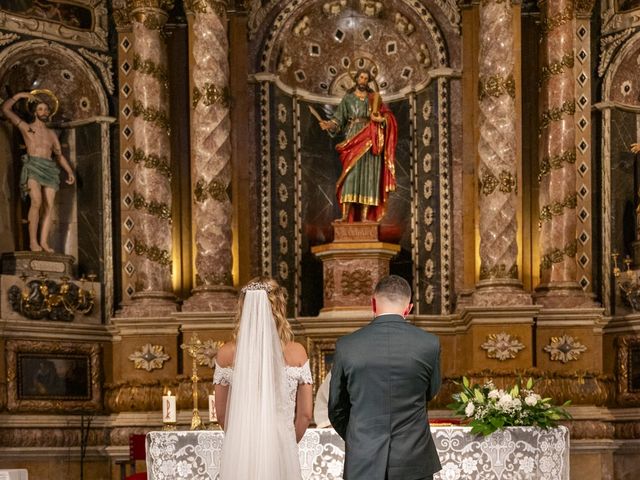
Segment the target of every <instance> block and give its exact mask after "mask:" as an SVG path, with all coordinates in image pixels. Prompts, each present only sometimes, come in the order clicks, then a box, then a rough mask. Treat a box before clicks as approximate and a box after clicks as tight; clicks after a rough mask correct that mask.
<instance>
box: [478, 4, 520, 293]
mask: <svg viewBox="0 0 640 480" xmlns="http://www.w3.org/2000/svg"><path fill="white" fill-rule="evenodd" d="M479 11H480V51H479V89H478V96H479V111H480V139H479V142H478V156H479V169H478V172H479V185H480V199H479V207H480V209H479V210H480V216H479V224H480V262H481V263H480V282H479V283H478V285H477V290H476V294H474V304H522V303H524V304H528V303H531V298H530V296H528V295H525V294H524V292H523V291H522V284H521V282H520V281H519V280H518V243H517V233H518V224H517V217H516V215H517V207H518V198H517V185H518V182H517V163H516V161H517V156H516V108H515V96H516V95H515V94H516V87H515V80H514V75H513V72H514V64H515V61H514V53H513V38H514V32H513V13H512V7H511V2H510V1H506V0H482V2H481V4H480V10H479ZM483 290H484V291H485V292H484V293H487V294H486V295H485V294H483ZM500 292H501V293H502V294H500Z"/></svg>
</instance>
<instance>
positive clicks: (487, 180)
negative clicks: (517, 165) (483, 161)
mask: <svg viewBox="0 0 640 480" xmlns="http://www.w3.org/2000/svg"><path fill="white" fill-rule="evenodd" d="M499 175H500V176H499V177H496V176H495V175H494V174H493V172H492V171H491V170H489V169H488V168H484V169H483V170H482V176H481V177H480V190H481V191H482V193H483V194H484V195H491V194H492V193H493V192H494V191H495V190H496V188H497V189H498V190H500V191H501V192H502V193H511V192H516V193H517V192H518V185H517V181H516V178H515V176H514V175H513V174H512V173H511V172H508V171H507V170H502V171H501V172H500V174H499Z"/></svg>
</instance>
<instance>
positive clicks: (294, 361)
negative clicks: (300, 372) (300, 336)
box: [284, 342, 307, 367]
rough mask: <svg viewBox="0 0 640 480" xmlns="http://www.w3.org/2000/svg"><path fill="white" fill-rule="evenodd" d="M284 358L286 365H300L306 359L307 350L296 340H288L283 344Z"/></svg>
mask: <svg viewBox="0 0 640 480" xmlns="http://www.w3.org/2000/svg"><path fill="white" fill-rule="evenodd" d="M284 359H285V362H286V363H287V365H289V366H292V367H301V366H302V365H304V363H305V362H306V361H307V351H306V350H305V348H304V347H303V346H302V344H300V343H298V342H289V343H287V344H286V345H285V346H284Z"/></svg>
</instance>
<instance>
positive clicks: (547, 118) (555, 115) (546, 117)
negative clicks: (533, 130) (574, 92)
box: [540, 100, 576, 130]
mask: <svg viewBox="0 0 640 480" xmlns="http://www.w3.org/2000/svg"><path fill="white" fill-rule="evenodd" d="M575 113H576V101H575V100H567V101H566V102H564V103H563V104H562V106H561V107H555V108H550V109H549V110H546V111H544V112H542V115H541V116H540V130H542V129H543V128H546V127H548V126H549V125H550V124H551V122H556V121H558V120H561V119H562V115H564V114H567V115H573V114H575Z"/></svg>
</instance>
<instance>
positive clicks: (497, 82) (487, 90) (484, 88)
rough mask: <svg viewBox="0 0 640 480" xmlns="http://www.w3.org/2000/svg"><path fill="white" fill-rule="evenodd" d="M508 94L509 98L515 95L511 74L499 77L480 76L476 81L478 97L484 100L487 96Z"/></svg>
mask: <svg viewBox="0 0 640 480" xmlns="http://www.w3.org/2000/svg"><path fill="white" fill-rule="evenodd" d="M502 95H509V96H510V97H511V98H515V96H516V82H515V80H514V79H513V75H509V76H508V77H506V78H504V77H499V76H496V75H490V76H487V77H481V78H480V80H479V81H478V98H479V99H480V100H484V99H485V98H487V97H494V98H495V97H500V96H502Z"/></svg>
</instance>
